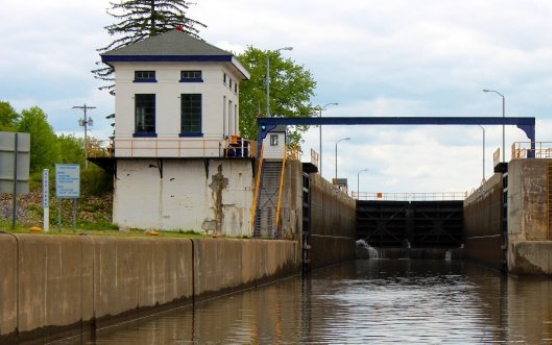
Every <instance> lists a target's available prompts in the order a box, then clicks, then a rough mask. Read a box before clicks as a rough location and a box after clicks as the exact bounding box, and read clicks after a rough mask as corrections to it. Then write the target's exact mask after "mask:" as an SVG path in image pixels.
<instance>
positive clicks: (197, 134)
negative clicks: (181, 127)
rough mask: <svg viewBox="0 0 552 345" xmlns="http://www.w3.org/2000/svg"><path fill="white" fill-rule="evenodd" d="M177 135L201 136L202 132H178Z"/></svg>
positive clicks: (183, 136)
mask: <svg viewBox="0 0 552 345" xmlns="http://www.w3.org/2000/svg"><path fill="white" fill-rule="evenodd" d="M178 136H179V137H181V138H186V137H196V138H197V137H202V136H203V133H202V132H193V133H192V132H190V133H180V134H178Z"/></svg>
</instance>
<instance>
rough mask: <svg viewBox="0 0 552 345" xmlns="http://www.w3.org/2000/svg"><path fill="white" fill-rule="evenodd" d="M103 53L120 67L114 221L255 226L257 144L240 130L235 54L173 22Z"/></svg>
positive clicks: (243, 75) (203, 227)
mask: <svg viewBox="0 0 552 345" xmlns="http://www.w3.org/2000/svg"><path fill="white" fill-rule="evenodd" d="M102 61H103V62H104V63H106V64H109V65H110V66H112V67H113V68H114V69H115V75H116V79H115V88H116V100H115V115H116V117H115V120H116V126H115V128H116V131H115V139H114V141H113V157H114V159H115V163H114V165H115V169H114V170H115V191H114V205H113V222H114V223H117V224H118V225H119V226H120V227H129V228H140V229H145V228H153V229H163V230H183V231H187V230H194V231H205V232H207V233H210V232H213V233H214V232H216V233H220V234H224V235H229V236H244V235H249V234H250V215H251V208H252V203H253V191H254V187H255V186H254V184H255V181H254V160H253V159H252V158H249V157H251V156H252V155H253V154H254V152H253V151H254V148H255V145H254V144H250V143H249V142H247V141H244V140H241V139H240V138H239V129H238V124H239V107H238V105H239V102H238V92H239V84H240V82H241V81H243V80H245V79H248V78H249V73H248V72H247V71H246V70H245V68H244V67H243V66H242V65H241V64H240V63H239V61H238V60H237V59H236V57H235V56H233V55H232V54H231V53H228V52H226V51H224V50H221V49H219V48H217V47H214V46H212V45H210V44H208V43H206V42H204V41H202V40H199V39H195V38H193V37H191V36H189V35H188V34H186V33H184V32H181V31H178V30H172V31H169V32H166V33H163V34H160V35H157V36H153V37H151V38H148V39H146V40H144V41H141V42H138V43H136V44H133V45H130V46H127V47H124V48H121V49H117V50H113V51H109V52H107V53H105V54H102Z"/></svg>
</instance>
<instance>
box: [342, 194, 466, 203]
mask: <svg viewBox="0 0 552 345" xmlns="http://www.w3.org/2000/svg"><path fill="white" fill-rule="evenodd" d="M467 196H468V193H467V192H442V193H371V192H359V193H357V192H352V193H351V197H352V198H354V199H357V200H389V201H440V200H441V201H442V200H447V201H448V200H464V199H465V198H466V197H467Z"/></svg>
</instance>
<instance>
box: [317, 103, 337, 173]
mask: <svg viewBox="0 0 552 345" xmlns="http://www.w3.org/2000/svg"><path fill="white" fill-rule="evenodd" d="M330 105H336V106H337V105H339V103H337V102H332V103H328V104H326V105H324V106H323V107H321V106H318V107H316V109H317V110H318V117H320V118H321V117H322V111H324V110H326V109H327V108H328V107H329V106H330ZM319 129H320V151H319V158H318V160H319V164H318V165H319V167H318V168H319V170H320V176H322V125H320V128H319Z"/></svg>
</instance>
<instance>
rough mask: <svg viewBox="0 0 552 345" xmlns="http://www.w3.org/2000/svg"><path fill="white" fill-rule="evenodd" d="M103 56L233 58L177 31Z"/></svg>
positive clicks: (225, 52) (165, 33) (227, 53)
mask: <svg viewBox="0 0 552 345" xmlns="http://www.w3.org/2000/svg"><path fill="white" fill-rule="evenodd" d="M101 55H102V57H107V60H110V59H109V57H111V56H113V57H115V56H159V57H161V56H228V57H231V56H233V55H232V54H231V53H229V52H227V51H225V50H222V49H220V48H217V47H215V46H213V45H210V44H209V43H206V42H205V41H202V40H200V39H197V38H194V37H192V36H190V35H188V34H187V33H185V32H182V31H179V30H176V29H174V30H171V31H167V32H164V33H162V34H159V35H156V36H152V37H150V38H147V39H145V40H143V41H140V42H137V43H134V44H131V45H128V46H126V47H123V48H119V49H114V50H111V51H108V52H106V53H104V54H101Z"/></svg>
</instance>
